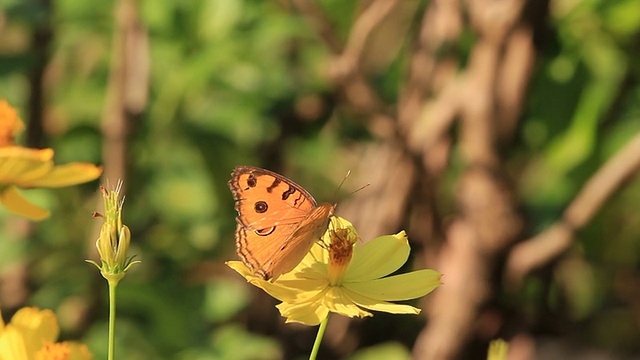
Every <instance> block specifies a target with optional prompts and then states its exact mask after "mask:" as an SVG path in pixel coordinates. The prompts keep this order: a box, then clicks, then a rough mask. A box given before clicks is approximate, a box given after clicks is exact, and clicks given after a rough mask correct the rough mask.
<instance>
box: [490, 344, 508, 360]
mask: <svg viewBox="0 0 640 360" xmlns="http://www.w3.org/2000/svg"><path fill="white" fill-rule="evenodd" d="M508 352H509V343H507V342H506V341H504V340H502V339H497V340H493V341H492V342H491V344H489V351H488V353H487V360H505V359H506V358H507V353H508Z"/></svg>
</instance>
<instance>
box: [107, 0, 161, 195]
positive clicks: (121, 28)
mask: <svg viewBox="0 0 640 360" xmlns="http://www.w3.org/2000/svg"><path fill="white" fill-rule="evenodd" d="M146 45H147V44H146V32H145V31H144V30H142V28H141V26H140V23H139V20H138V15H137V9H136V2H135V1H134V0H118V1H117V2H116V3H115V27H114V37H113V57H112V59H111V70H110V73H109V84H108V88H107V100H106V103H105V109H104V113H103V117H102V133H103V135H104V138H105V141H104V145H103V161H104V173H103V178H104V179H107V181H113V182H115V181H116V180H118V179H121V180H124V178H125V175H126V158H127V156H126V151H127V139H128V133H129V126H130V122H131V121H132V119H133V117H134V115H135V114H137V113H139V112H140V111H142V109H143V108H144V107H145V105H146V100H147V90H146V89H147V88H148V83H147V82H148V68H149V66H148V56H147V55H146V54H147V48H146Z"/></svg>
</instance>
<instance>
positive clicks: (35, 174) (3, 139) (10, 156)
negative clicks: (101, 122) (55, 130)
mask: <svg viewBox="0 0 640 360" xmlns="http://www.w3.org/2000/svg"><path fill="white" fill-rule="evenodd" d="M23 128H24V125H23V124H22V121H21V120H20V118H18V115H17V113H16V111H15V110H14V109H13V108H12V107H11V106H9V104H8V103H7V102H6V101H3V100H0V204H2V205H3V206H4V207H5V208H6V209H7V210H9V211H10V212H12V213H14V214H16V215H20V216H24V217H27V218H29V219H32V220H42V219H44V218H46V217H47V216H49V212H48V211H47V210H45V209H42V208H40V207H38V206H36V205H34V204H32V203H31V202H29V201H28V200H26V199H25V198H24V197H23V196H22V195H20V193H19V192H18V188H26V189H29V188H40V187H44V188H57V187H63V186H70V185H77V184H81V183H84V182H87V181H91V180H94V179H97V178H98V177H99V176H100V174H101V173H102V168H100V167H98V166H95V165H93V164H88V163H71V164H66V165H58V166H56V165H55V164H54V163H53V150H51V149H31V148H26V147H22V146H16V145H14V144H13V139H14V135H15V134H16V133H17V132H19V131H21V130H22V129H23Z"/></svg>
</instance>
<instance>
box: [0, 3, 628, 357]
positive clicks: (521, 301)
mask: <svg viewBox="0 0 640 360" xmlns="http://www.w3.org/2000/svg"><path fill="white" fill-rule="evenodd" d="M354 3H355V2H343V1H335V0H323V1H319V4H320V6H321V8H322V9H323V10H325V11H326V12H327V14H328V16H329V18H330V19H331V21H332V24H333V25H334V26H335V27H336V29H335V30H336V32H337V33H338V34H339V35H340V36H342V37H346V36H347V34H348V32H349V29H350V27H351V26H352V22H353V19H354V16H355V14H356V12H357V7H356V6H355V5H354ZM418 3H419V6H417V9H422V8H424V6H425V4H426V2H423V1H418ZM138 10H139V15H140V18H141V22H142V24H144V26H145V27H146V30H147V31H148V36H149V51H150V52H149V59H150V79H149V91H150V93H149V102H148V105H147V106H146V107H145V109H144V111H143V112H142V113H141V114H140V116H138V117H137V118H136V119H135V121H134V122H133V123H132V127H131V138H130V144H129V148H128V157H127V161H128V164H127V170H128V174H127V178H126V179H125V186H126V205H125V211H124V219H125V223H127V224H128V225H129V226H130V228H131V230H132V233H133V240H132V250H131V253H132V254H137V259H140V260H142V261H143V263H142V265H141V266H137V267H134V268H133V270H132V271H130V272H129V273H128V276H127V277H126V278H125V280H124V281H123V282H121V285H120V286H119V288H118V291H119V298H118V311H119V312H118V325H117V336H118V338H117V353H118V356H117V357H118V358H123V359H132V360H135V359H161V358H167V359H181V360H204V359H276V358H281V357H284V356H297V358H304V357H305V354H306V353H307V352H308V350H310V347H311V344H312V341H313V338H312V334H313V331H312V330H313V329H309V330H300V331H301V334H303V335H301V336H298V337H293V336H291V333H292V332H293V330H283V328H285V326H284V325H283V324H282V323H281V320H280V319H279V317H278V314H277V311H276V309H275V308H274V307H273V305H274V304H275V303H274V302H273V301H272V300H269V299H266V298H265V297H261V295H259V294H257V292H255V291H253V289H249V288H248V286H246V284H244V283H243V280H242V279H240V277H239V276H235V275H234V274H232V272H231V271H229V270H228V269H226V267H225V266H224V265H223V262H224V261H225V260H228V259H233V258H234V257H235V255H234V250H233V247H234V243H233V238H234V234H233V233H234V228H235V221H234V217H235V212H234V211H233V201H232V198H231V194H230V193H229V191H228V189H227V186H226V182H227V180H228V178H229V173H230V171H231V169H232V168H233V166H235V165H239V164H254V165H259V166H265V167H272V166H282V167H285V168H286V170H287V173H288V174H293V175H292V177H293V178H295V179H297V180H299V182H300V183H302V184H304V185H305V187H307V188H308V189H309V190H310V192H312V193H314V194H316V195H317V198H318V199H329V198H330V196H331V194H332V192H333V191H334V189H335V187H336V185H335V184H334V183H333V182H332V180H331V179H335V178H338V179H339V178H340V177H341V176H343V174H344V172H343V171H342V169H343V168H345V166H346V167H348V166H349V164H344V163H342V162H341V160H342V158H341V157H340V156H339V154H340V150H338V149H339V148H341V147H346V146H348V145H349V143H350V142H354V141H368V140H367V137H366V136H362V134H366V130H363V129H361V128H360V127H359V126H360V125H358V124H359V122H358V121H356V120H357V115H355V114H353V113H351V112H349V111H345V109H343V108H341V107H340V106H339V105H336V106H333V105H331V107H330V108H327V109H324V110H323V111H320V114H319V115H318V116H316V117H314V118H313V119H311V120H310V121H309V122H308V123H304V124H291V123H288V122H287V116H288V115H289V114H290V113H291V112H293V111H294V109H295V107H296V105H297V104H298V103H299V102H300V101H303V100H305V99H311V100H318V99H323V97H324V96H325V95H326V94H327V93H329V92H331V91H332V89H331V84H330V83H329V81H328V80H327V76H326V73H327V71H328V69H327V64H328V61H329V59H330V56H331V55H330V54H329V52H328V51H327V49H326V48H325V46H324V45H323V44H322V43H321V42H320V41H319V40H318V38H317V35H316V34H315V32H314V31H313V29H312V26H311V24H310V23H309V22H308V21H307V20H306V19H305V18H304V17H303V16H301V15H300V14H299V13H297V12H296V11H295V10H294V9H292V8H290V5H288V2H279V1H259V0H244V1H240V0H236V1H217V0H190V1H178V2H162V3H159V2H157V1H153V0H143V1H140V2H138ZM113 12H114V9H113V3H112V2H90V1H79V0H51V1H50V2H49V1H45V0H41V1H38V0H29V1H25V0H7V1H3V2H2V3H0V97H2V98H6V99H8V100H9V101H10V102H11V103H12V104H13V105H14V106H16V107H17V108H18V109H19V110H20V112H21V115H22V118H23V119H24V120H25V121H28V120H29V119H30V116H31V114H30V107H29V102H28V99H29V96H30V92H31V91H32V89H31V87H30V83H29V77H30V75H31V73H32V71H33V68H34V66H36V60H37V50H38V49H37V44H35V43H34V41H35V40H34V34H35V33H37V32H38V31H39V29H40V30H42V29H49V30H51V32H52V33H51V36H52V41H51V43H48V44H47V50H48V51H50V57H49V59H48V60H49V62H48V63H47V66H46V68H45V77H44V80H45V83H44V86H45V90H46V104H45V105H44V106H45V112H44V114H45V121H44V128H45V136H46V142H47V145H48V146H51V147H52V148H54V149H55V151H56V155H55V156H56V157H55V158H56V161H57V162H59V163H65V162H70V161H88V162H92V163H96V164H100V163H101V162H102V157H103V155H104V154H102V145H103V141H104V139H103V138H102V135H101V125H100V119H101V117H102V114H103V111H104V107H105V99H106V97H107V82H108V76H109V71H110V63H111V57H112V56H113V52H112V41H113V35H114V29H113V27H114V20H113ZM550 12H551V14H550V18H549V24H548V26H549V28H550V30H549V31H548V32H547V33H546V34H545V36H546V38H545V39H544V41H542V42H541V44H542V45H541V48H540V49H539V51H540V54H539V58H538V63H537V65H536V68H535V73H534V75H533V77H532V83H531V86H530V93H529V97H528V99H527V108H526V111H525V114H523V116H522V122H521V126H520V131H519V133H518V139H517V145H516V147H515V149H513V151H512V153H509V154H506V156H505V158H506V159H507V161H508V166H509V168H510V169H513V171H512V176H513V177H514V179H515V180H516V181H517V183H518V187H519V191H520V195H521V196H522V199H523V202H524V204H523V206H524V207H525V209H526V211H527V213H528V216H529V220H530V222H531V225H532V229H533V231H534V232H537V231H538V230H540V229H542V228H544V226H546V225H548V224H549V223H550V222H552V221H554V220H555V219H556V218H557V216H558V215H559V214H560V213H561V211H562V210H563V208H564V206H565V205H566V204H567V203H568V202H569V201H570V200H571V198H572V197H573V196H574V195H575V194H576V193H577V191H578V190H579V189H580V187H581V186H582V185H583V184H584V183H585V181H586V180H587V179H588V178H589V176H590V175H592V174H593V173H594V172H595V171H596V170H597V169H598V168H599V166H601V165H602V163H603V162H604V161H605V160H606V159H608V158H609V157H610V156H611V155H612V154H614V153H615V152H616V151H617V150H618V149H619V148H621V147H622V146H623V145H624V144H625V143H626V142H627V141H628V140H629V139H630V138H631V137H632V136H633V135H634V134H637V133H638V132H640V86H639V84H638V79H640V43H639V42H638V38H639V36H638V35H639V34H640V2H638V1H636V0H619V1H606V0H593V1H584V2H580V3H579V4H574V2H572V1H551V8H550ZM417 19H419V16H415V21H417ZM586 39H588V41H587V40H586ZM410 40H411V39H404V40H403V41H410ZM473 43H474V41H473V39H472V37H465V38H464V39H462V40H461V42H460V44H459V46H460V50H461V52H463V53H464V52H469V51H470V48H471V47H472V46H473ZM407 62H408V59H407V58H406V54H405V53H404V52H403V51H402V50H399V52H398V54H397V56H396V58H395V59H394V61H393V65H392V68H391V69H390V70H389V71H388V72H380V73H377V74H376V77H377V78H376V82H375V86H378V87H379V89H378V90H379V91H380V92H381V93H383V94H385V98H386V99H387V100H388V101H390V102H392V103H393V102H396V101H397V99H398V97H399V94H398V87H397V85H396V84H399V83H402V82H403V81H404V78H403V76H404V75H405V71H403V70H402V69H403V68H404V67H405V66H406V63H407ZM107 126H108V125H107ZM336 169H339V170H336ZM274 170H284V169H282V168H281V169H274ZM451 171H455V166H453V167H452V170H451ZM452 178H453V177H452ZM310 179H322V180H325V181H318V182H312V181H311V180H310ZM116 180H117V179H102V180H101V181H102V182H103V183H104V182H107V181H109V182H111V183H115V181H116ZM305 180H306V181H305ZM322 183H324V184H322ZM97 185H98V183H97V182H94V183H91V184H85V185H82V186H77V187H74V188H69V189H60V190H56V191H50V190H30V191H26V192H25V193H26V195H27V196H29V198H31V199H33V201H34V202H37V203H38V204H42V205H43V206H45V207H46V208H48V209H50V210H51V211H52V214H53V215H52V216H51V218H49V219H48V220H46V221H43V222H41V223H38V224H34V225H31V224H28V223H27V222H26V221H24V220H22V219H16V218H15V217H13V216H11V215H8V214H7V213H6V212H5V211H4V210H0V217H1V218H2V222H3V223H4V226H3V227H2V228H0V274H1V275H2V278H4V279H18V280H20V279H22V280H23V282H22V284H23V285H24V286H25V287H23V288H20V287H19V286H18V290H15V289H14V288H11V287H10V286H9V285H11V284H9V280H4V283H5V284H0V285H2V286H3V288H2V289H1V290H0V295H1V296H2V297H0V299H5V302H7V301H8V300H6V299H19V300H20V299H23V300H24V302H19V303H15V304H11V306H12V307H10V308H9V309H6V310H5V307H4V306H5V304H2V305H3V313H4V312H5V311H6V312H7V314H10V313H11V311H12V310H15V309H16V308H17V307H19V306H22V305H24V303H26V304H29V305H36V306H39V307H43V308H51V309H53V310H54V311H55V312H56V313H57V315H58V316H59V321H60V324H61V327H62V331H63V337H64V338H79V339H80V340H82V341H84V342H86V343H87V344H88V345H89V346H90V348H91V350H92V351H93V353H94V355H95V357H96V359H102V358H106V348H105V346H106V330H107V325H106V318H105V316H106V314H107V308H106V286H105V284H104V282H103V281H102V279H101V278H100V276H99V274H98V273H97V272H96V271H95V269H93V267H92V266H90V265H89V264H86V263H85V262H84V261H83V260H84V259H86V258H94V259H95V251H94V250H93V247H94V241H95V238H96V237H97V229H98V226H99V225H100V224H98V221H96V220H94V219H92V218H91V216H90V215H91V212H92V211H94V210H96V211H101V208H100V205H99V204H100V198H99V197H98V196H97V195H98V194H97ZM452 196H453V195H452V194H445V195H443V197H447V198H449V199H451V198H452ZM639 203H640V184H638V183H637V182H635V183H633V184H628V186H627V187H626V188H625V189H624V190H623V191H622V192H620V193H619V194H617V195H616V196H615V197H614V198H613V199H611V200H610V201H609V203H608V204H607V207H606V209H605V210H604V211H602V212H601V213H600V214H599V215H598V217H597V219H596V221H594V222H593V223H591V224H590V225H589V226H588V227H587V228H586V229H584V230H583V231H581V233H580V236H579V241H578V243H577V245H576V246H575V252H576V256H575V258H576V260H575V261H571V262H568V263H566V264H564V266H562V267H558V268H556V269H555V272H554V273H553V274H552V275H551V280H550V281H551V285H550V290H549V288H547V285H546V284H544V283H543V282H542V280H541V279H539V278H535V277H533V278H531V279H529V281H528V283H527V284H526V285H525V287H524V288H523V291H522V292H521V293H519V294H510V295H505V303H508V302H509V301H511V302H514V303H515V304H514V305H513V306H514V307H518V308H520V309H521V310H522V311H523V312H525V313H530V315H531V316H537V314H538V313H539V312H540V311H541V309H542V308H549V309H550V310H549V311H552V312H557V313H559V314H563V316H565V317H566V321H567V324H569V325H567V326H569V327H571V331H572V332H571V333H572V335H573V336H574V338H577V339H579V340H580V341H581V342H584V343H590V344H593V345H594V346H598V347H603V348H607V349H611V350H612V351H615V352H631V353H635V354H636V355H637V354H638V353H639V352H640V347H639V346H638V342H637V339H638V338H639V337H640V326H639V324H638V322H637V320H636V321H634V320H633V319H634V317H635V318H637V311H638V306H639V305H640V304H639V303H638V300H637V299H638V298H637V297H634V294H637V286H636V288H635V290H634V291H635V292H634V291H632V290H630V287H631V288H632V287H633V286H634V284H635V285H637V281H638V279H639V277H638V276H639V274H638V267H639V265H640V241H639V238H640V236H639V235H640V215H638V211H637V209H638V205H637V204H639ZM21 276H26V279H23V278H21ZM22 292H24V293H22ZM256 304H257V305H256ZM252 316H254V317H257V319H258V320H252V318H251V317H252ZM384 319H385V321H386V323H385V324H384V326H378V327H377V329H378V331H379V332H378V333H377V335H378V336H377V337H376V336H375V335H371V334H370V333H369V332H367V331H365V330H363V329H362V328H363V326H360V327H358V329H360V330H361V331H362V333H363V335H362V337H363V340H362V343H363V344H367V345H370V347H368V346H365V347H364V348H363V349H362V350H361V351H360V352H357V353H355V354H354V355H353V356H351V357H349V359H353V360H356V359H378V358H379V359H406V358H409V351H410V350H409V349H410V346H411V344H412V342H413V341H414V340H415V336H416V332H414V333H413V334H412V335H408V336H405V335H406V334H403V333H402V332H401V331H398V332H397V333H396V334H402V335H403V336H404V338H398V335H394V334H393V333H390V332H389V331H388V329H390V328H395V329H401V328H402V327H403V326H407V324H408V327H409V328H410V329H418V328H419V327H418V325H419V324H417V323H419V322H421V321H422V320H420V319H407V317H396V318H391V317H385V318H384ZM260 321H262V323H260ZM366 321H374V320H373V319H371V320H366ZM391 322H396V323H395V325H389V323H391ZM371 324H376V323H375V322H372V323H371ZM578 325H579V326H578ZM385 328H386V330H385ZM294 329H296V330H299V328H294ZM416 331H417V330H416ZM380 334H384V335H385V336H386V337H387V338H386V339H380V338H379V337H380ZM367 335H370V336H371V338H370V339H369V340H367V338H366V336H367ZM301 339H302V340H301ZM372 339H375V341H374V340H372ZM303 340H304V341H303ZM387 341H395V342H391V343H387ZM400 342H402V343H400Z"/></svg>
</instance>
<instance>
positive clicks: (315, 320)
mask: <svg viewBox="0 0 640 360" xmlns="http://www.w3.org/2000/svg"><path fill="white" fill-rule="evenodd" d="M276 307H277V308H278V310H280V315H282V316H283V317H285V318H286V322H287V323H290V322H297V323H300V324H304V325H309V326H313V325H318V324H320V322H322V320H324V319H325V318H326V317H327V316H328V315H329V309H327V308H326V307H325V306H323V305H322V299H316V301H313V302H305V303H288V302H283V303H282V304H279V305H277V306H276Z"/></svg>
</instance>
